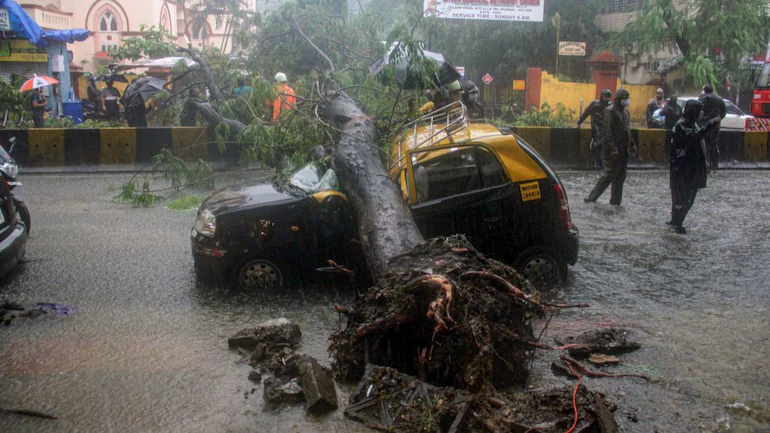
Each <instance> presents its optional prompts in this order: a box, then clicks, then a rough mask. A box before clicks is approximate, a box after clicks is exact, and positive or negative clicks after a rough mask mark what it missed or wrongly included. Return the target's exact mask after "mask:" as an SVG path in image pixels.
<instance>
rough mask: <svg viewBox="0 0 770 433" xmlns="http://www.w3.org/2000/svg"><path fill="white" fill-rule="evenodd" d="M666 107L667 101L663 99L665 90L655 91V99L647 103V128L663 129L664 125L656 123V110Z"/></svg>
mask: <svg viewBox="0 0 770 433" xmlns="http://www.w3.org/2000/svg"><path fill="white" fill-rule="evenodd" d="M665 106H666V100H665V99H663V89H660V88H659V89H657V90H655V97H654V98H652V99H650V102H648V103H647V127H648V128H662V127H663V125H661V124H659V123H656V122H655V116H654V114H655V110H658V109H662V108H663V107H665Z"/></svg>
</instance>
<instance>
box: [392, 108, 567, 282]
mask: <svg viewBox="0 0 770 433" xmlns="http://www.w3.org/2000/svg"><path fill="white" fill-rule="evenodd" d="M389 172H390V175H391V177H392V179H393V180H394V181H395V182H397V183H398V184H399V185H400V187H401V191H402V193H403V195H404V199H405V200H407V201H408V203H409V206H410V208H411V211H412V216H413V217H414V220H415V222H416V223H417V225H418V227H419V228H420V231H421V232H422V234H423V235H424V236H425V237H426V238H431V237H435V236H444V235H450V234H455V233H461V234H465V235H466V237H467V238H468V240H469V241H470V242H471V243H472V244H473V245H474V246H475V247H476V248H477V249H478V250H479V251H481V252H482V253H484V254H485V255H487V256H488V257H491V258H495V259H498V260H500V261H503V262H506V263H508V264H511V265H513V266H514V267H515V268H516V269H517V270H519V272H521V273H522V274H523V275H524V276H525V277H526V278H527V279H529V280H530V281H533V282H538V281H540V282H548V283H551V282H555V281H558V280H563V279H565V278H566V277H567V272H568V265H572V264H575V262H576V261H577V258H578V249H579V241H578V229H577V227H576V226H575V225H574V224H573V223H572V219H571V216H570V208H569V202H568V200H567V192H566V191H565V189H564V185H563V184H562V183H561V181H560V180H559V178H558V177H557V176H556V174H555V173H554V172H553V170H551V169H550V168H549V167H548V165H547V164H546V163H545V161H544V160H543V158H541V157H540V156H539V155H538V153H537V152H536V151H535V150H534V149H533V148H532V147H531V146H530V145H528V144H527V143H526V142H525V141H524V140H523V139H522V138H521V137H519V136H518V135H516V134H514V133H513V132H512V131H511V130H510V129H507V128H498V127H496V126H494V125H491V124H489V123H484V122H471V121H470V120H469V119H468V116H467V113H466V111H465V107H464V106H463V105H462V104H461V103H459V102H457V103H454V104H452V105H450V106H448V107H444V108H442V109H439V110H436V111H434V112H431V113H428V114H426V115H425V116H422V117H421V118H420V119H417V120H416V121H415V122H413V123H411V124H410V125H407V127H406V128H404V130H403V131H402V133H401V134H400V136H399V137H398V138H397V139H396V142H395V143H394V147H393V151H392V163H391V165H390V168H389Z"/></svg>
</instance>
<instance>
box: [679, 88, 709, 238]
mask: <svg viewBox="0 0 770 433" xmlns="http://www.w3.org/2000/svg"><path fill="white" fill-rule="evenodd" d="M701 118H703V104H702V103H701V102H700V101H696V100H695V99H691V100H689V101H687V104H686V105H685V107H684V114H682V118H681V119H680V120H679V121H678V122H677V123H676V125H674V130H673V132H672V135H671V154H670V158H671V163H670V166H671V171H670V182H671V221H669V224H670V225H671V226H672V227H673V228H674V231H675V232H677V233H679V234H685V233H687V230H685V228H684V227H683V226H682V224H683V223H684V218H685V217H686V216H687V212H689V211H690V208H692V205H693V203H694V202H695V194H697V192H698V190H699V189H700V188H705V187H706V175H707V168H706V149H705V145H704V143H703V137H704V136H706V135H708V134H709V133H710V132H711V130H713V129H714V127H715V125H717V124H718V120H719V117H715V118H711V119H709V120H707V121H705V122H701V123H699V120H701Z"/></svg>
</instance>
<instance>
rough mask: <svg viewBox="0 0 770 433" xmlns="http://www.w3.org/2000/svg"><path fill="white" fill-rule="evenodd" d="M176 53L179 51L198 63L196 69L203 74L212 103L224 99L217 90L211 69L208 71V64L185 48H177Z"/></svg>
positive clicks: (217, 86)
mask: <svg viewBox="0 0 770 433" xmlns="http://www.w3.org/2000/svg"><path fill="white" fill-rule="evenodd" d="M177 51H181V52H183V53H187V55H188V56H190V58H191V59H193V60H195V61H196V62H197V63H198V68H199V69H200V71H201V73H203V76H204V79H205V81H206V87H207V88H208V89H209V96H210V99H211V100H212V101H214V100H218V99H224V95H223V94H222V91H221V90H220V89H219V85H217V82H216V81H214V76H213V75H211V69H209V65H208V63H206V61H205V60H203V59H202V58H201V57H200V56H198V54H197V53H196V52H195V51H193V50H191V49H187V48H177Z"/></svg>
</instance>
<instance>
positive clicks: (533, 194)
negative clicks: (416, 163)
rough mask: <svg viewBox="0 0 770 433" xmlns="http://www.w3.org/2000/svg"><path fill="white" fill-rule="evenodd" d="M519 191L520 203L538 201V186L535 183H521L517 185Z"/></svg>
mask: <svg viewBox="0 0 770 433" xmlns="http://www.w3.org/2000/svg"><path fill="white" fill-rule="evenodd" d="M519 189H521V201H532V200H540V197H541V196H540V184H539V183H537V182H529V183H522V184H520V185H519Z"/></svg>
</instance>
